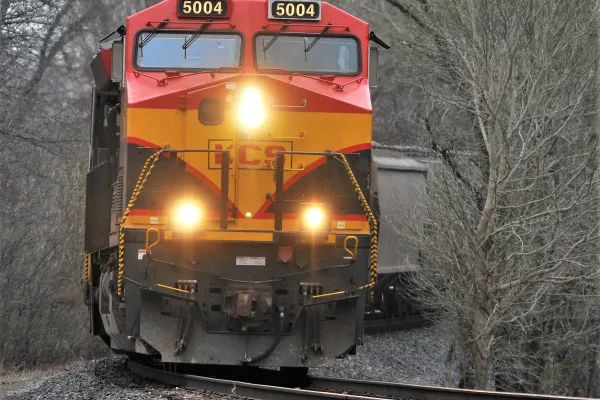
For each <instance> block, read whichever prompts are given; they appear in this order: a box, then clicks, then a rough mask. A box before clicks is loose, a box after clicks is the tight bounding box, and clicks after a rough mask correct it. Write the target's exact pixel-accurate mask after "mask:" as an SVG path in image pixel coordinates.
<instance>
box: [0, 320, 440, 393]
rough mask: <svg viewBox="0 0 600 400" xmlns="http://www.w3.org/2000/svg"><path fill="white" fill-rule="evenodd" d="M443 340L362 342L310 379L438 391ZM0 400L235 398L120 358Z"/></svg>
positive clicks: (390, 335) (77, 367)
mask: <svg viewBox="0 0 600 400" xmlns="http://www.w3.org/2000/svg"><path fill="white" fill-rule="evenodd" d="M448 346H449V340H448V338H447V337H446V335H444V334H443V333H441V332H440V331H438V330H437V329H435V328H433V327H431V328H421V329H414V330H410V331H398V332H387V333H380V334H374V335H368V336H366V337H365V344H364V345H363V346H360V347H359V348H358V350H357V355H356V356H349V357H346V358H345V359H342V360H336V362H335V365H334V367H333V368H329V369H325V368H315V369H311V371H310V373H311V374H314V375H322V376H331V377H338V378H355V379H373V380H382V381H389V382H401V383H411V384H417V385H432V386H440V385H442V384H443V382H444V359H445V357H446V351H447V349H448ZM0 399H5V400H25V399H28V400H29V399H32V400H37V399H129V400H138V399H140V400H141V399H150V400H154V399H157V400H158V399H161V400H162V399H165V400H167V399H168V400H184V399H185V400H188V399H189V400H192V399H194V400H196V399H206V400H216V399H219V400H221V399H227V400H234V399H241V398H240V397H237V396H228V395H221V394H217V393H212V392H207V391H197V390H186V389H181V388H172V387H168V386H165V385H162V384H158V383H154V382H151V381H148V380H146V379H143V378H141V377H138V376H136V375H134V374H132V373H130V372H129V371H128V370H127V368H126V365H125V359H124V358H123V357H116V356H115V357H110V358H107V359H102V360H97V361H89V362H84V361H81V362H76V363H73V364H70V365H69V366H68V367H66V369H65V370H63V371H62V372H59V373H57V374H56V375H53V376H51V377H49V378H47V379H45V380H41V381H38V382H35V383H34V384H31V385H29V386H26V387H23V388H20V389H17V390H13V391H9V392H8V393H6V394H5V396H4V397H2V390H1V388H0Z"/></svg>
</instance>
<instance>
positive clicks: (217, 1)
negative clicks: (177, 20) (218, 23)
mask: <svg viewBox="0 0 600 400" xmlns="http://www.w3.org/2000/svg"><path fill="white" fill-rule="evenodd" d="M228 3H229V0H179V3H178V4H179V5H178V7H177V11H178V14H179V16H180V17H225V16H226V15H227V9H228V5H229V4H228Z"/></svg>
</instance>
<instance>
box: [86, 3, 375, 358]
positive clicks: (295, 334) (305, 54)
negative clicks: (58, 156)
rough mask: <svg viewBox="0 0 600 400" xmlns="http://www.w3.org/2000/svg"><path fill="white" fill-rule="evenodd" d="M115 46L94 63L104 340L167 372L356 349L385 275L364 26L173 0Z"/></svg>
mask: <svg viewBox="0 0 600 400" xmlns="http://www.w3.org/2000/svg"><path fill="white" fill-rule="evenodd" d="M114 37H115V38H116V39H115V40H114V41H113V42H112V45H111V46H105V47H107V48H108V47H110V51H111V54H110V56H112V60H117V62H111V63H108V62H107V61H106V60H107V59H108V58H109V54H108V53H102V51H101V52H100V54H99V55H98V57H97V58H96V59H95V60H94V63H95V64H94V65H96V68H95V76H96V88H95V91H94V113H93V116H92V119H93V121H92V142H93V145H92V152H91V154H92V156H91V163H90V173H89V175H88V192H87V204H86V211H87V212H86V241H85V243H86V264H85V276H84V278H85V281H86V288H87V292H86V293H87V295H86V300H87V302H88V304H89V307H90V317H91V322H92V324H91V326H92V332H93V333H94V334H96V335H100V336H101V337H103V339H104V340H105V341H106V342H107V344H108V345H109V346H110V347H111V348H112V349H113V350H115V351H118V352H124V353H128V354H142V355H148V356H152V357H155V358H158V359H160V360H162V361H163V362H170V363H198V364H224V365H236V364H240V363H242V364H256V365H260V366H280V367H318V366H326V365H329V364H330V363H331V361H332V360H333V359H334V358H335V357H338V356H340V355H344V354H347V353H349V352H350V353H351V352H353V350H354V348H355V346H356V345H358V344H361V343H362V340H363V328H364V310H365V302H366V301H367V300H368V299H369V297H370V296H371V295H372V291H373V289H374V285H375V279H376V275H377V220H376V218H375V215H374V213H373V212H372V207H373V206H374V204H373V200H372V196H371V195H370V194H369V193H370V191H371V188H370V187H369V182H370V175H371V171H372V157H371V141H372V128H371V126H372V110H371V100H370V92H369V89H370V88H369V86H370V85H369V80H370V79H375V80H376V76H375V77H374V76H373V75H371V78H369V64H370V62H371V63H373V62H374V63H376V61H377V56H376V52H374V51H371V52H370V49H369V43H370V41H371V40H373V34H370V33H369V29H368V25H367V24H366V23H365V22H363V21H360V20H359V19H357V18H355V17H353V16H351V15H349V14H347V13H345V12H343V11H341V10H340V9H338V8H336V7H334V6H332V5H330V4H328V3H323V2H321V1H320V0H308V1H297V0H286V1H283V0H165V1H163V2H161V3H159V4H157V5H155V6H153V7H151V8H149V9H146V10H144V11H142V12H140V13H138V14H136V15H133V16H131V17H129V18H128V19H127V23H126V25H125V27H123V28H121V29H120V30H118V31H116V32H115V35H114ZM120 60H123V64H122V66H123V67H124V68H122V69H121V70H119V65H120V62H119V61H120ZM371 65H372V64H371ZM109 68H110V71H109ZM371 68H372V69H371V71H372V72H371V73H373V72H374V71H373V67H371ZM375 72H376V70H375ZM102 74H104V75H106V76H111V77H112V78H113V79H104V81H103V82H104V83H102ZM100 142H101V143H100ZM101 149H106V151H101ZM103 152H104V153H107V154H108V155H107V156H106V157H104V158H102V159H99V158H98V157H97V156H96V155H95V154H97V153H98V154H99V153H103Z"/></svg>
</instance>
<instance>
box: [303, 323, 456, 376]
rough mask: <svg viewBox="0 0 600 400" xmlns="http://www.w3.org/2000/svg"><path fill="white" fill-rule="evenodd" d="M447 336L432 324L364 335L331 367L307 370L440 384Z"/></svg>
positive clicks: (319, 372)
mask: <svg viewBox="0 0 600 400" xmlns="http://www.w3.org/2000/svg"><path fill="white" fill-rule="evenodd" d="M449 347H450V340H449V337H448V335H446V334H444V333H443V332H441V331H440V330H439V329H436V328H435V327H428V328H420V329H412V330H408V331H399V332H398V331H397V332H386V333H378V334H372V335H367V336H365V344H364V345H363V346H359V347H358V349H357V352H356V355H355V356H348V357H346V358H344V359H342V360H336V363H335V366H334V367H333V368H315V369H313V370H311V374H314V375H322V376H330V377H336V378H348V379H367V380H378V381H386V382H397V383H409V384H414V385H426V386H443V385H444V380H445V364H444V363H445V360H446V354H447V352H448V348H449Z"/></svg>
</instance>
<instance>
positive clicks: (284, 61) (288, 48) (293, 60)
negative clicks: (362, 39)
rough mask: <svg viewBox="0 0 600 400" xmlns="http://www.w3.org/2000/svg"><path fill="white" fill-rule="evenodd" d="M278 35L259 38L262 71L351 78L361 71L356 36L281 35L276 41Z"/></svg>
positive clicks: (257, 50)
mask: <svg viewBox="0 0 600 400" xmlns="http://www.w3.org/2000/svg"><path fill="white" fill-rule="evenodd" d="M274 36H275V35H258V36H256V39H255V42H254V52H255V57H256V64H257V66H258V68H259V69H263V68H266V69H268V68H273V69H283V70H284V71H286V72H300V73H312V74H323V75H326V74H327V75H350V76H354V75H357V74H358V73H359V72H360V58H359V50H358V41H357V40H356V39H354V38H352V37H331V36H321V37H319V36H318V35H307V36H297V35H293V36H292V35H280V36H279V37H277V38H276V39H275V41H272V40H273V38H274ZM317 38H318V41H316V42H315V39H317ZM313 43H314V44H313ZM269 44H271V46H270V47H268V46H269ZM311 45H313V46H312V47H310V46H311ZM265 49H267V50H265ZM307 49H309V51H306V50H307Z"/></svg>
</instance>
